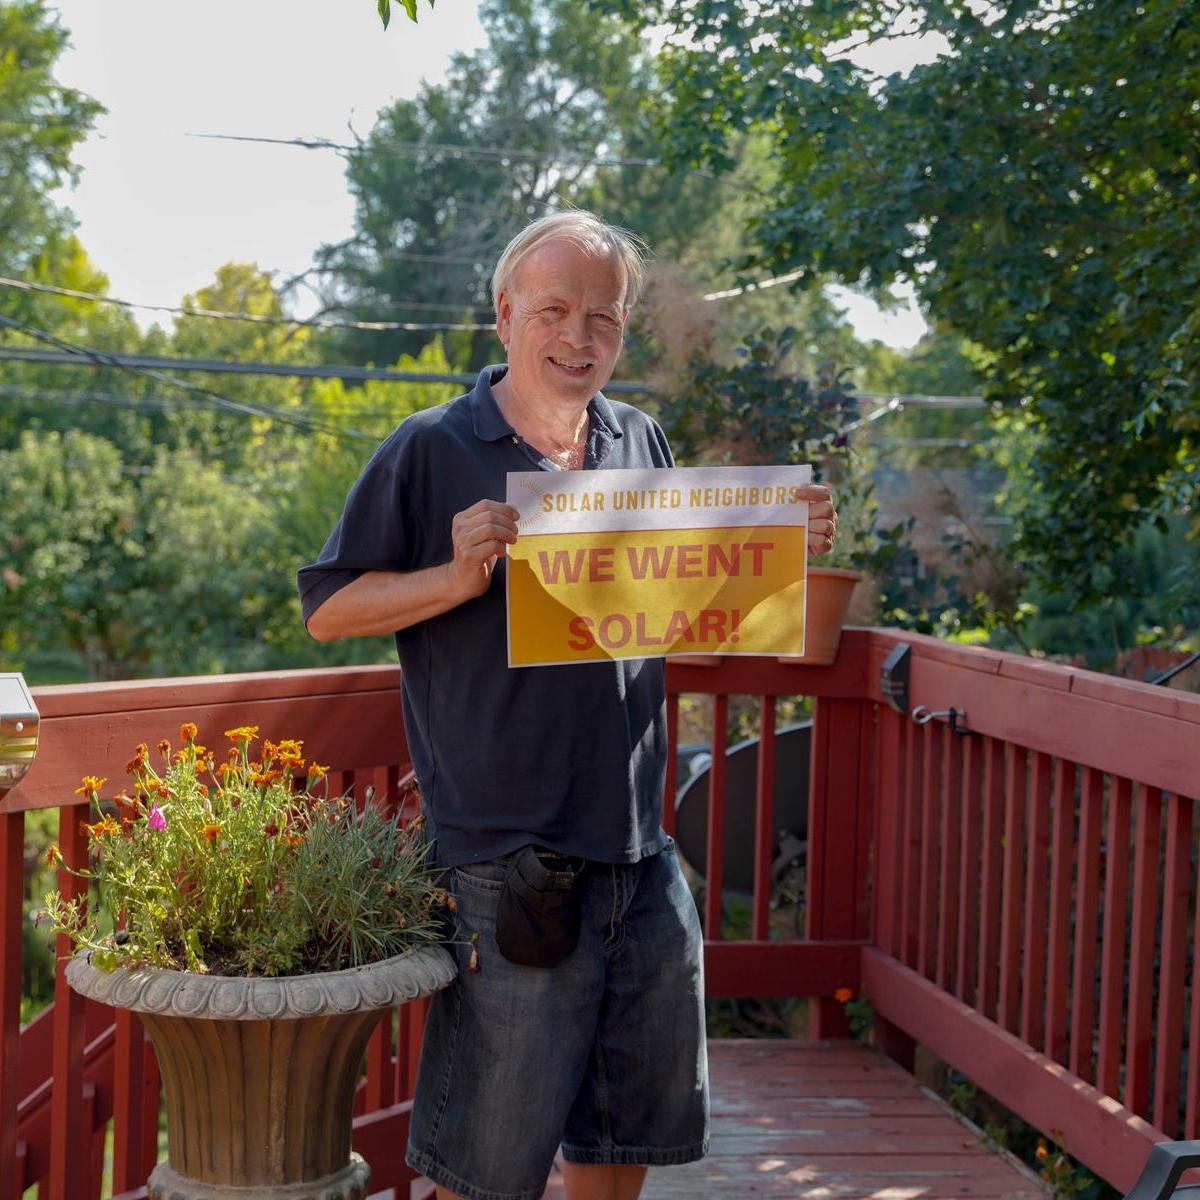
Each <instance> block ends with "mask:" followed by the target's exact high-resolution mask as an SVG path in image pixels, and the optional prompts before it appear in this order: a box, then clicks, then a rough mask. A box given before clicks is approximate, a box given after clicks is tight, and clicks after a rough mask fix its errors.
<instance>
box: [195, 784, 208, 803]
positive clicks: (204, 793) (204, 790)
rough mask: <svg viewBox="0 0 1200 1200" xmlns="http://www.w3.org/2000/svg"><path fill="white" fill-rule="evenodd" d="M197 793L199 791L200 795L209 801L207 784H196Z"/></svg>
mask: <svg viewBox="0 0 1200 1200" xmlns="http://www.w3.org/2000/svg"><path fill="white" fill-rule="evenodd" d="M196 791H198V792H199V793H200V795H201V796H203V797H204V799H205V800H207V799H208V785H207V784H204V783H198V784H196Z"/></svg>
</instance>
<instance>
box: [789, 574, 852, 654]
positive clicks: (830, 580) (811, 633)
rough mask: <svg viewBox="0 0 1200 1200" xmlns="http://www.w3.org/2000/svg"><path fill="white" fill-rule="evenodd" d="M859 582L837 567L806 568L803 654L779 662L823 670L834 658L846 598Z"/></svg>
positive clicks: (840, 631) (848, 597)
mask: <svg viewBox="0 0 1200 1200" xmlns="http://www.w3.org/2000/svg"><path fill="white" fill-rule="evenodd" d="M861 578H862V574H861V573H860V572H858V571H847V570H844V569H843V568H841V567H809V568H808V600H807V606H806V612H805V620H806V626H805V630H804V653H803V654H794V655H787V656H785V657H781V658H780V660H779V661H780V662H786V663H802V664H803V665H805V666H812V667H826V666H828V665H829V664H830V663H831V662H833V661H834V659H836V658H837V651H838V642H840V641H841V638H842V626H843V625H844V624H845V623H846V612H847V610H848V609H849V607H850V597H851V595H852V594H853V592H854V585H855V584H856V583H858V581H859V580H860V579H861Z"/></svg>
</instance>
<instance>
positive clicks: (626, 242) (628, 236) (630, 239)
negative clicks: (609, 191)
mask: <svg viewBox="0 0 1200 1200" xmlns="http://www.w3.org/2000/svg"><path fill="white" fill-rule="evenodd" d="M554 240H561V241H568V242H573V243H574V244H575V245H577V246H579V247H581V248H582V249H583V250H585V251H587V252H589V253H592V254H596V255H598V256H599V257H604V258H612V259H615V260H616V261H617V262H619V263H621V264H622V266H623V267H624V268H625V297H624V306H625V307H626V308H632V307H633V305H634V302H635V301H636V300H637V298H638V294H639V293H640V292H641V290H642V283H643V281H644V280H645V277H646V246H645V243H644V242H642V240H641V239H640V238H639V237H637V236H636V234H632V233H630V232H629V230H627V229H622V228H621V227H620V226H619V225H610V224H609V223H608V222H607V221H603V220H601V219H600V218H599V217H598V216H596V214H595V213H590V212H587V211H586V210H585V209H582V208H571V209H567V211H566V212H559V213H552V214H551V215H550V216H548V217H539V218H538V219H537V220H536V221H531V222H530V223H529V224H528V225H526V226H525V228H524V229H522V230H521V232H520V233H518V234H517V236H516V237H514V238H513V239H512V241H511V242H509V243H508V245H507V246H505V247H504V253H503V254H501V255H500V260H499V262H497V263H496V269H495V271H493V272H492V300H493V303H498V301H499V296H500V293H501V292H511V291H513V285H514V283H515V281H516V276H517V268H518V267H519V266H520V265H521V263H522V262H523V261H524V259H525V258H526V256H527V255H529V254H530V253H532V252H533V251H534V250H536V249H537V248H538V246H540V245H542V244H543V243H544V242H549V241H554Z"/></svg>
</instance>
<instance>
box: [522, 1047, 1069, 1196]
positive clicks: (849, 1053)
mask: <svg viewBox="0 0 1200 1200" xmlns="http://www.w3.org/2000/svg"><path fill="white" fill-rule="evenodd" d="M709 1076H710V1082H711V1088H712V1102H713V1103H712V1109H713V1119H712V1137H711V1142H710V1150H709V1156H708V1157H707V1158H706V1159H704V1160H703V1161H702V1162H698V1163H689V1164H688V1165H686V1166H681V1167H669V1168H661V1169H658V1170H652V1171H651V1172H650V1174H649V1176H648V1178H647V1180H646V1186H645V1188H644V1190H643V1192H642V1200H740V1198H742V1197H761V1198H762V1200H775V1198H776V1197H779V1198H780V1200H784V1198H788V1200H1045V1197H1046V1196H1047V1195H1048V1192H1047V1191H1046V1190H1045V1188H1044V1185H1042V1183H1041V1182H1040V1181H1039V1180H1038V1179H1037V1177H1036V1176H1035V1175H1033V1173H1032V1172H1024V1171H1022V1170H1020V1169H1019V1168H1018V1167H1016V1166H1014V1165H1013V1164H1012V1162H1011V1161H1010V1160H1008V1159H1006V1158H1003V1157H1001V1156H1000V1155H997V1154H995V1153H993V1152H992V1151H990V1150H989V1149H988V1148H987V1147H986V1146H985V1145H984V1144H983V1143H982V1142H981V1141H980V1140H979V1138H978V1137H977V1136H975V1134H974V1133H973V1132H972V1130H971V1129H969V1128H968V1127H967V1126H966V1125H964V1124H962V1123H961V1122H960V1121H958V1120H957V1119H955V1117H954V1116H953V1115H952V1114H951V1113H950V1112H949V1110H948V1109H947V1108H946V1107H945V1106H943V1105H941V1104H939V1103H938V1102H937V1101H936V1100H934V1099H932V1098H931V1097H930V1095H929V1094H928V1093H927V1092H926V1091H925V1090H924V1089H923V1088H922V1087H921V1086H920V1085H919V1084H918V1083H917V1081H916V1080H915V1079H914V1078H913V1076H911V1075H909V1074H908V1073H907V1072H906V1071H904V1070H903V1069H902V1068H900V1067H899V1066H897V1065H896V1064H895V1063H893V1062H891V1061H889V1060H888V1059H885V1058H884V1057H883V1056H882V1055H880V1054H878V1053H876V1052H875V1051H874V1050H872V1049H870V1048H869V1047H866V1046H859V1045H856V1044H854V1043H847V1042H844V1041H843V1042H803V1041H770V1042H764V1041H733V1040H729V1041H726V1040H721V1041H712V1042H710V1043H709ZM563 1196H564V1192H563V1190H562V1183H561V1177H560V1176H559V1175H558V1172H557V1171H556V1172H555V1173H554V1175H553V1176H552V1177H551V1181H550V1186H549V1187H548V1188H547V1190H546V1196H545V1200H563Z"/></svg>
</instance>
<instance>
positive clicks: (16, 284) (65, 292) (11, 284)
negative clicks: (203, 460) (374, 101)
mask: <svg viewBox="0 0 1200 1200" xmlns="http://www.w3.org/2000/svg"><path fill="white" fill-rule="evenodd" d="M412 257H428V258H429V259H431V260H432V259H434V257H435V256H433V255H429V256H417V255H413V256H412ZM802 274H803V271H792V272H789V273H788V274H786V275H778V276H775V277H773V278H770V279H760V280H758V281H757V282H753V283H747V284H743V285H742V286H740V287H735V288H727V289H725V290H724V291H719V292H708V293H707V294H706V295H704V296H703V297H701V299H703V300H705V301H708V302H711V301H714V300H727V299H729V298H731V297H734V296H742V295H746V294H747V293H749V292H756V291H762V290H763V289H765V288H770V287H775V286H776V285H777V284H781V283H791V282H793V281H794V280H796V279H798V278H800V276H801V275H802ZM0 287H7V288H15V289H17V290H19V291H23V292H38V293H42V294H44V295H49V296H62V297H65V298H67V299H70V300H85V301H88V302H90V303H93V304H112V305H117V306H118V307H121V308H136V309H141V310H143V311H146V312H165V313H174V314H178V315H181V316H187V317H204V318H206V319H208V320H215V321H241V322H245V323H248V324H254V325H289V326H292V327H293V328H299V329H354V330H365V331H368V332H377V333H378V332H420V333H436V332H471V333H474V332H483V331H494V330H495V328H496V324H495V322H494V321H490V322H477V323H469V322H461V323H460V322H417V321H331V320H327V319H325V318H322V317H308V318H303V317H274V316H267V315H265V314H260V313H237V312H228V311H225V310H222V309H213V308H191V307H186V306H182V305H172V304H145V303H141V302H139V301H136V300H123V299H120V298H119V297H116V296H102V295H100V294H99V293H97V292H83V291H79V290H77V289H75V288H65V287H59V286H57V285H56V284H50V283H33V282H31V281H30V280H26V279H10V278H8V277H7V276H3V275H0ZM395 303H397V304H400V305H402V306H407V305H408V304H409V302H407V301H403V300H400V301H395ZM417 303H420V302H417ZM413 306H414V307H415V304H414V305H413ZM426 307H438V308H444V309H450V310H452V311H456V312H461V311H463V309H469V308H471V307H472V306H471V305H463V306H462V307H458V308H456V307H455V306H453V305H436V306H432V305H427V306H426ZM475 311H479V312H482V311H485V310H483V309H476V310H475Z"/></svg>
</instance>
